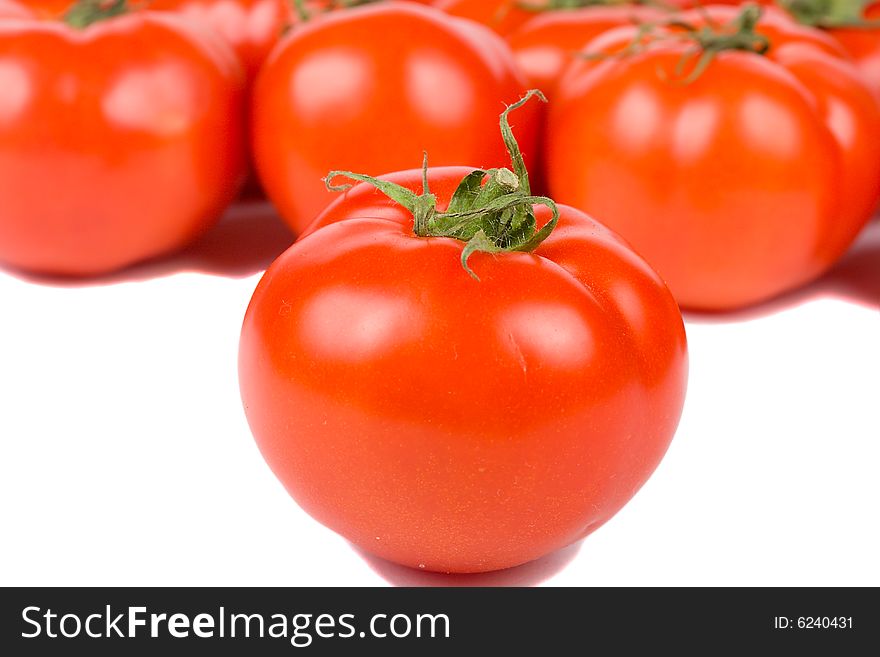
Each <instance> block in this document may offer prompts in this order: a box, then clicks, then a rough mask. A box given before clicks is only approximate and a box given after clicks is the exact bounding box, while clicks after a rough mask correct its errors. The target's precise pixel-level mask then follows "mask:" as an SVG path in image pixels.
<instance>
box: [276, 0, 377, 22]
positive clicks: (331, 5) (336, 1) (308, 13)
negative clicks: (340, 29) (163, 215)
mask: <svg viewBox="0 0 880 657" xmlns="http://www.w3.org/2000/svg"><path fill="white" fill-rule="evenodd" d="M376 1H377V0H328V1H327V2H326V3H324V5H323V7H322V11H333V10H334V9H351V8H352V7H360V6H361V5H368V4H372V3H373V2H376ZM290 4H291V6H292V7H293V11H294V13H295V14H296V17H297V18H298V19H299V20H300V22H305V21H307V20H310V19H311V18H312V16H313V15H314V14H315V13H322V12H316V11H313V10H310V9H309V8H308V7H307V6H306V1H305V0H290Z"/></svg>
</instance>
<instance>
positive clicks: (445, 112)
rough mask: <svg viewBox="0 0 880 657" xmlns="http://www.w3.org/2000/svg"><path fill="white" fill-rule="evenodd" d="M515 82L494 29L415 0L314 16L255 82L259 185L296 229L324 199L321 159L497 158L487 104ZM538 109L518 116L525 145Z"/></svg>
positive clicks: (336, 164) (345, 165) (503, 159)
mask: <svg viewBox="0 0 880 657" xmlns="http://www.w3.org/2000/svg"><path fill="white" fill-rule="evenodd" d="M525 89H526V85H525V81H524V80H523V79H522V77H521V75H520V74H519V72H518V71H517V69H516V65H515V62H514V61H513V55H512V53H511V52H510V50H509V48H507V46H506V44H504V43H503V42H502V41H501V40H500V39H499V38H498V37H497V36H495V35H493V34H492V33H491V32H489V31H488V30H486V29H485V28H483V27H481V26H479V25H477V24H475V23H469V22H468V21H462V20H459V19H453V18H450V17H448V16H446V15H444V14H442V13H441V12H438V11H436V10H434V9H431V8H428V7H421V6H419V5H417V4H407V3H400V2H389V3H380V4H377V5H367V6H364V7H359V8H356V9H351V10H347V11H341V12H335V13H331V14H326V15H324V16H320V17H317V18H315V19H313V20H312V21H310V22H309V23H307V24H305V25H303V26H302V27H300V28H299V29H297V30H294V31H293V32H292V33H291V35H290V36H289V37H288V38H287V39H286V40H284V41H283V42H282V43H281V44H280V45H279V47H278V48H277V49H276V50H274V51H273V53H272V55H271V56H270V58H269V60H268V61H267V63H266V66H264V68H263V70H262V71H261V73H260V75H259V77H258V78H257V82H256V85H255V89H254V99H253V105H252V110H253V114H252V115H253V125H252V145H253V153H254V159H255V162H256V166H257V171H258V172H259V175H260V179H261V181H262V183H263V186H264V188H265V190H266V192H267V194H268V196H269V197H270V198H271V199H272V201H273V202H274V203H275V205H276V206H277V207H278V209H279V211H280V213H281V215H282V216H283V217H284V218H285V220H286V221H287V222H288V223H289V224H290V226H291V227H292V228H293V229H294V231H295V232H297V233H299V232H301V231H302V230H303V229H304V228H305V227H306V226H307V225H308V223H309V222H311V221H312V220H313V219H314V218H315V216H317V214H318V213H319V212H320V211H321V210H323V209H324V208H325V207H326V206H327V205H328V204H329V203H330V202H331V201H332V200H333V199H334V197H333V195H332V194H331V193H330V192H328V191H327V190H326V189H325V187H324V184H323V182H322V178H323V177H324V176H325V175H326V174H327V173H328V172H329V171H330V169H337V168H341V169H347V170H351V171H359V172H363V173H368V174H374V175H378V174H381V173H383V172H384V171H394V170H399V169H404V168H409V167H412V166H415V165H417V164H418V163H419V161H420V160H421V157H422V153H423V151H428V152H429V153H430V155H431V163H432V164H434V165H450V164H462V163H464V164H470V165H473V166H478V167H479V166H485V167H489V166H495V165H504V164H506V163H507V161H508V156H507V152H506V150H505V148H504V145H503V143H502V141H501V138H500V136H499V135H498V128H497V126H498V114H499V112H500V110H501V109H503V108H504V104H505V103H507V104H509V103H512V102H514V101H516V100H518V99H519V98H520V97H521V96H522V94H523V92H524V91H525ZM536 117H537V110H535V109H532V108H526V109H524V110H523V112H522V113H520V114H519V115H518V116H517V121H516V125H515V126H514V129H515V131H516V135H517V139H519V141H520V144H521V145H522V148H523V152H524V153H525V154H526V156H527V158H531V157H532V156H533V155H534V153H535V147H534V139H535V130H536V126H535V123H536Z"/></svg>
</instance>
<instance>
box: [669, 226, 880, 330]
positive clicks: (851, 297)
mask: <svg viewBox="0 0 880 657" xmlns="http://www.w3.org/2000/svg"><path fill="white" fill-rule="evenodd" d="M823 298H824V299H829V298H830V299H840V300H842V301H847V302H849V303H854V304H857V305H860V306H864V307H866V308H870V309H873V310H880V221H874V222H872V223H871V224H870V225H869V226H868V227H867V228H866V229H865V231H864V232H863V233H862V235H861V237H859V239H858V240H857V241H856V243H855V244H854V245H853V247H852V248H851V249H850V250H849V252H848V253H847V254H846V255H845V256H844V257H843V258H842V259H841V260H840V262H838V263H837V264H836V265H835V266H834V268H833V269H831V271H829V272H828V273H827V274H825V275H824V276H822V277H821V278H819V279H817V280H815V281H813V282H812V283H810V284H809V285H806V286H804V287H802V288H799V289H797V290H793V291H791V292H788V293H786V294H783V295H781V296H779V297H776V298H775V299H771V300H770V301H766V302H764V303H761V304H758V305H757V306H752V307H750V308H745V309H743V310H736V311H733V312H696V311H686V312H685V313H684V316H685V319H686V320H687V321H688V322H692V323H695V324H728V323H733V322H747V321H751V320H753V319H760V318H761V317H765V316H767V315H772V314H774V313H778V312H781V311H783V310H787V309H789V308H794V307H796V306H799V305H801V304H804V303H806V302H808V301H811V300H814V299H823Z"/></svg>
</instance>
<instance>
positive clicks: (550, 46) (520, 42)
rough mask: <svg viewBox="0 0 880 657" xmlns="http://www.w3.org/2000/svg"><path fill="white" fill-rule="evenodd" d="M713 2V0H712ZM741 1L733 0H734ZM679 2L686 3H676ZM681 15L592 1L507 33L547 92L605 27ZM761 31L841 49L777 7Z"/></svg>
mask: <svg viewBox="0 0 880 657" xmlns="http://www.w3.org/2000/svg"><path fill="white" fill-rule="evenodd" d="M716 1H717V0H716ZM738 2H739V0H736V2H733V3H732V4H736V3H738ZM679 4H680V5H685V3H684V2H680V3H679ZM704 10H705V8H704V9H700V10H697V11H696V12H694V13H688V14H685V17H686V19H687V20H689V21H691V22H696V23H701V22H703V19H704V16H703V11H704ZM737 11H738V10H737V9H736V8H734V7H730V8H728V7H715V6H713V7H711V14H712V15H713V16H715V17H716V19H717V20H720V21H726V20H732V19H733V18H734V17H735V16H736V14H737ZM679 17H680V14H678V13H675V12H672V11H670V10H669V8H668V7H667V8H665V9H664V8H662V6H661V5H655V4H645V5H636V4H622V5H621V4H615V5H609V6H602V5H595V6H587V7H584V8H583V9H576V10H567V11H563V10H560V11H548V12H544V13H541V14H539V15H538V16H537V17H536V18H533V19H532V20H530V21H529V22H527V23H525V24H524V25H523V26H522V27H520V28H519V29H518V30H516V31H515V32H513V33H512V34H510V35H509V36H508V43H510V46H511V48H512V49H513V52H514V55H515V56H516V60H517V63H518V64H519V66H520V68H521V69H522V71H523V73H525V74H526V77H527V78H528V80H529V84H530V85H531V86H532V87H536V88H538V89H542V90H543V91H545V92H547V93H551V94H552V91H553V88H554V87H555V86H556V84H557V82H558V80H559V78H560V77H561V76H562V73H563V72H564V71H565V69H566V68H567V67H568V65H569V64H570V63H571V61H572V60H573V59H576V58H578V57H582V55H583V50H584V49H585V47H586V46H587V44H589V43H590V42H591V41H592V40H593V39H595V38H596V37H598V36H599V35H600V34H602V33H603V32H607V31H609V30H612V29H615V28H618V27H623V26H630V25H633V24H644V23H648V24H650V23H658V22H668V21H671V20H676V19H677V18H679ZM760 31H761V33H762V34H766V35H767V36H769V37H770V38H771V39H772V40H773V42H774V43H777V42H778V40H779V39H793V38H798V39H810V40H812V41H816V42H818V43H819V44H821V46H822V47H823V49H826V50H828V51H830V52H834V53H836V54H841V55H842V54H843V51H842V50H841V48H840V47H839V46H838V45H837V44H836V43H834V41H833V40H832V39H830V38H827V37H825V36H823V35H821V34H820V33H818V32H816V31H815V30H809V29H803V28H798V27H796V26H794V25H793V24H792V21H791V19H790V18H789V17H788V16H787V15H786V14H785V13H784V12H782V11H781V10H778V9H773V8H768V9H766V10H765V16H764V20H763V21H762V23H761V27H760Z"/></svg>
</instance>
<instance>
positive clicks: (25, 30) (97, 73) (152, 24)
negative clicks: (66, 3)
mask: <svg viewBox="0 0 880 657" xmlns="http://www.w3.org/2000/svg"><path fill="white" fill-rule="evenodd" d="M0 86H2V87H3V89H4V95H3V98H2V99H0V261H2V262H4V263H6V264H7V265H11V266H13V267H15V268H20V269H24V270H30V271H36V272H42V273H49V274H61V275H92V274H100V273H105V272H108V271H112V270H115V269H118V268H122V267H125V266H127V265H129V264H132V263H135V262H138V261H141V260H145V259H148V258H152V257H155V256H158V255H161V254H163V253H166V252H169V251H171V250H174V249H176V248H179V247H181V246H183V245H184V244H186V243H187V242H188V241H190V240H191V239H193V238H194V237H195V236H197V235H198V234H200V233H201V232H202V231H204V230H205V229H206V228H208V227H209V226H210V225H211V224H212V223H213V222H214V221H215V220H216V219H217V218H219V216H220V214H221V213H222V211H223V210H224V209H225V207H226V206H227V205H228V203H229V202H230V201H231V200H232V199H233V198H234V197H235V195H236V193H237V191H238V188H239V186H240V183H241V180H242V176H243V168H244V164H243V161H244V160H243V146H244V139H243V134H242V133H243V127H242V126H243V118H242V112H243V98H242V94H243V77H242V73H241V68H240V66H239V65H238V63H237V62H236V61H235V58H234V57H233V55H232V53H231V52H230V51H229V50H228V48H227V47H226V45H225V44H223V43H221V42H219V41H217V40H216V37H214V35H211V34H207V33H204V32H202V31H200V30H197V29H196V28H195V27H193V26H189V25H188V24H186V23H184V22H182V21H180V20H179V19H178V18H176V17H172V16H165V15H162V14H133V15H127V16H121V17H118V18H114V19H110V20H106V21H102V22H100V23H96V24H94V25H92V26H91V27H89V28H87V29H85V30H82V31H75V30H72V29H70V28H68V27H67V26H66V25H64V24H62V23H58V22H48V21H45V22H44V21H8V22H0Z"/></svg>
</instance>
